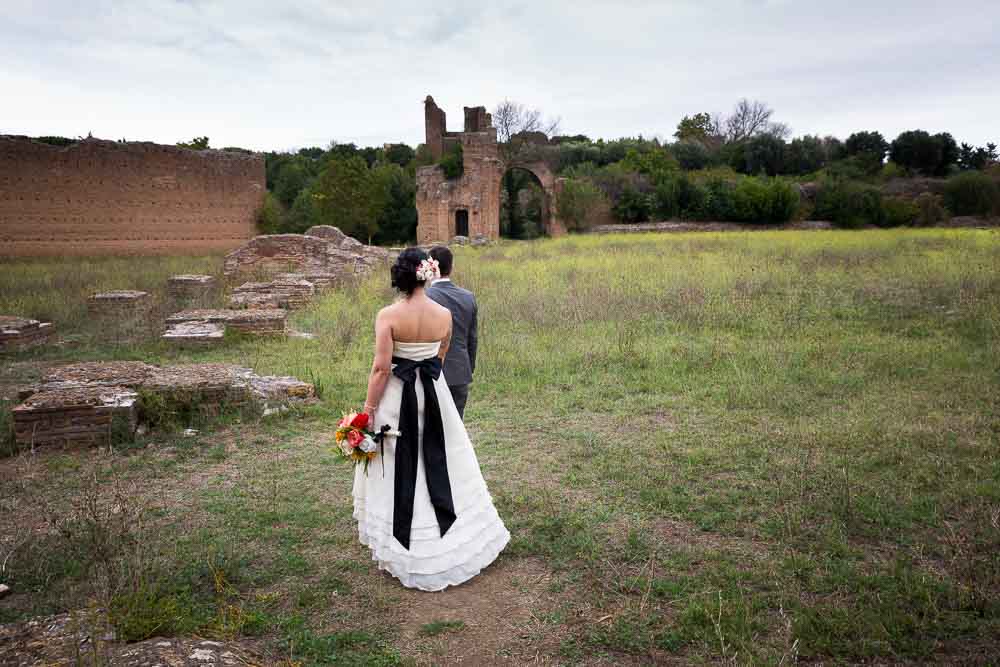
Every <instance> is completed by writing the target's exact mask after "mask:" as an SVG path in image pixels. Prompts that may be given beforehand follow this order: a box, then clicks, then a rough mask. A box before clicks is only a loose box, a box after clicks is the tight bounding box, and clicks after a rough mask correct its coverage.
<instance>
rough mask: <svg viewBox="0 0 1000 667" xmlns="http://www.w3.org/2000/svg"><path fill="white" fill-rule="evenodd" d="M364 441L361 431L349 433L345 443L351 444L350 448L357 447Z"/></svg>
mask: <svg viewBox="0 0 1000 667" xmlns="http://www.w3.org/2000/svg"><path fill="white" fill-rule="evenodd" d="M364 439H365V436H364V435H362V433H361V431H351V432H350V433H348V434H347V442H349V443H350V444H351V447H357V446H358V445H360V444H361V443H362V442H363V441H364Z"/></svg>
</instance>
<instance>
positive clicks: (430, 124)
mask: <svg viewBox="0 0 1000 667" xmlns="http://www.w3.org/2000/svg"><path fill="white" fill-rule="evenodd" d="M424 128H425V143H426V145H427V148H428V150H429V151H430V154H431V155H432V156H434V159H435V160H440V159H441V156H442V155H444V154H445V153H446V152H448V151H449V150H452V149H453V148H454V147H455V146H456V145H460V146H461V147H462V157H463V165H464V169H463V173H462V175H461V176H460V177H459V178H456V179H453V180H449V179H448V178H446V177H445V175H444V172H443V171H442V170H441V169H440V168H439V167H438V166H436V165H434V166H429V167H421V168H420V169H418V170H417V215H418V223H417V241H418V242H419V243H433V242H435V241H447V240H448V239H450V238H452V237H453V236H468V237H476V236H483V237H487V238H491V239H492V238H497V237H498V236H499V235H500V179H501V177H502V176H503V170H504V167H503V162H502V161H501V159H500V154H499V151H498V149H497V131H496V128H495V127H493V119H492V118H491V117H490V114H488V113H486V108H485V107H465V126H464V131H462V132H449V131H448V127H447V122H446V118H445V113H444V111H443V110H442V109H440V108H439V107H438V105H437V104H435V103H434V98H432V97H431V96H430V95H428V96H427V99H426V100H424Z"/></svg>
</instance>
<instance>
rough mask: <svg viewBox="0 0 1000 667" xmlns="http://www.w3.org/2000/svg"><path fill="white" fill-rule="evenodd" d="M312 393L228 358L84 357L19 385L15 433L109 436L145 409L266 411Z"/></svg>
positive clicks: (38, 441)
mask: <svg viewBox="0 0 1000 667" xmlns="http://www.w3.org/2000/svg"><path fill="white" fill-rule="evenodd" d="M314 396H315V390H314V389H313V386H312V385H311V384H309V383H308V382H303V381H301V380H298V379H297V378H293V377H274V376H259V375H256V374H255V373H254V372H253V371H252V370H250V369H249V368H242V367H240V366H235V365H232V364H181V365H176V366H165V367H159V366H153V365H150V364H145V363H142V362H138V361H114V362H85V363H79V364H70V365H67V366H61V367H58V368H55V369H53V370H51V371H49V372H48V373H47V374H46V375H45V376H44V377H43V379H42V382H41V383H40V384H39V385H37V386H33V387H28V388H26V389H25V390H23V391H22V392H21V400H22V401H23V402H22V403H21V405H19V406H17V407H16V408H14V410H13V417H14V436H15V440H16V441H17V443H18V444H20V445H22V446H35V445H74V444H86V445H99V444H107V443H109V442H113V441H114V438H115V437H122V438H127V437H128V436H130V435H131V434H132V433H134V431H135V428H136V426H137V424H138V422H139V420H141V419H142V417H143V415H147V416H149V415H150V414H151V415H152V417H153V421H154V422H155V421H156V418H158V417H160V416H162V415H163V414H190V413H203V414H216V413H218V412H219V411H220V410H222V409H224V408H227V407H236V408H250V407H257V408H261V409H263V410H264V411H265V412H267V411H268V410H269V409H272V408H273V406H275V405H279V406H282V405H285V404H287V403H290V402H297V401H298V402H301V401H307V400H310V399H312V398H314ZM143 401H146V402H147V403H146V404H143Z"/></svg>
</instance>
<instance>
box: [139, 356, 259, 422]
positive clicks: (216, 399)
mask: <svg viewBox="0 0 1000 667" xmlns="http://www.w3.org/2000/svg"><path fill="white" fill-rule="evenodd" d="M252 377H253V371H251V370H250V369H249V368H242V367H240V366H234V365H232V364H181V365H177V366H164V367H163V368H156V369H155V370H154V371H153V372H152V373H151V374H150V376H149V378H147V379H146V381H145V382H143V384H142V391H143V392H144V393H147V394H152V395H154V396H156V397H157V398H158V400H159V401H160V402H162V404H164V405H166V406H167V407H168V408H170V409H176V408H177V407H185V408H186V409H203V408H204V409H207V410H209V411H212V412H215V411H218V409H220V408H222V407H226V406H229V407H240V406H244V405H246V404H247V403H248V402H249V401H250V399H251V398H252V394H251V390H250V380H251V378H252Z"/></svg>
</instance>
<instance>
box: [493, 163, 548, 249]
mask: <svg viewBox="0 0 1000 667" xmlns="http://www.w3.org/2000/svg"><path fill="white" fill-rule="evenodd" d="M549 218H550V201H549V193H548V191H547V190H546V189H545V186H544V185H543V183H542V180H541V179H540V178H539V177H538V174H536V173H535V172H534V171H532V170H531V169H528V168H525V167H520V166H516V167H510V168H509V169H507V170H506V171H505V172H504V175H503V179H502V180H501V182H500V235H501V236H503V237H505V238H512V239H533V238H538V237H539V236H543V235H545V234H546V233H547V231H548V228H549Z"/></svg>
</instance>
